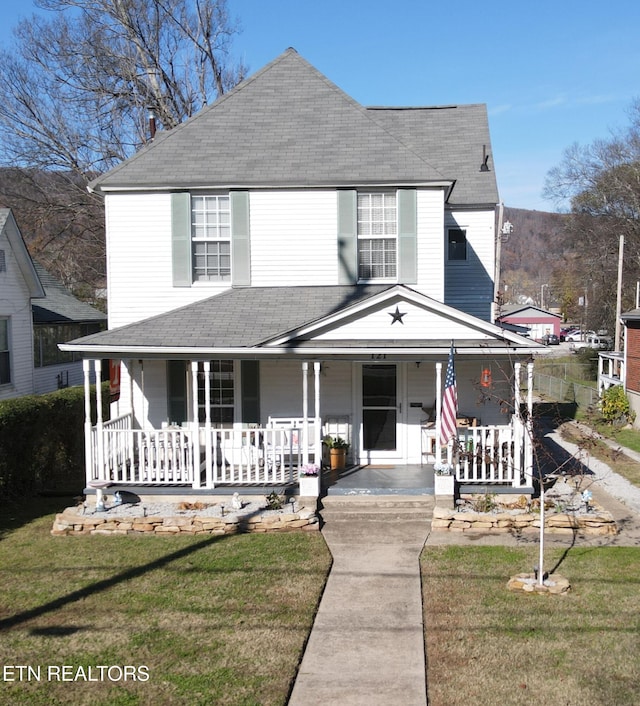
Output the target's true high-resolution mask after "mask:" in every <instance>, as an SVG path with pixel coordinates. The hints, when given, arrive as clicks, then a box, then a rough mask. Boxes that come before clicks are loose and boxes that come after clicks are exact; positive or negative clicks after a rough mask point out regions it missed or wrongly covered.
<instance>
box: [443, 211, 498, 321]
mask: <svg viewBox="0 0 640 706" xmlns="http://www.w3.org/2000/svg"><path fill="white" fill-rule="evenodd" d="M448 228H461V229H463V230H466V232H467V260H466V261H464V262H463V261H460V262H456V261H453V262H448V261H447V253H446V241H447V229H448ZM443 241H444V243H445V253H444V258H443V261H444V263H445V303H446V304H448V305H449V306H453V307H455V308H456V309H460V310H461V311H464V312H466V313H468V314H472V315H473V316H477V317H478V318H480V319H484V320H485V321H490V320H491V302H492V301H493V278H494V272H495V213H494V211H458V212H450V213H447V214H446V216H445V231H444V235H443Z"/></svg>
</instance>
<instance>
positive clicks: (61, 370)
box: [34, 360, 95, 395]
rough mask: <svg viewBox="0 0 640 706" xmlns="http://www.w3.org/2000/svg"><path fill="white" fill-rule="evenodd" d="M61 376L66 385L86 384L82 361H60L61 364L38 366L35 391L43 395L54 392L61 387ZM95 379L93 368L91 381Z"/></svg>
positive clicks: (35, 376) (35, 375)
mask: <svg viewBox="0 0 640 706" xmlns="http://www.w3.org/2000/svg"><path fill="white" fill-rule="evenodd" d="M59 375H60V376H61V378H60V379H61V380H62V384H63V385H64V386H65V387H74V386H75V385H82V384H84V373H83V372H82V361H80V360H79V361H77V362H75V363H60V364H59V365H46V366H44V367H43V368H36V369H35V371H34V388H35V389H34V392H35V393H36V394H37V395H42V394H44V393H46V392H54V391H55V390H58V389H59V387H60V386H59V385H58V376H59ZM94 381H95V375H94V374H93V370H92V371H91V383H92V384H93V382H94Z"/></svg>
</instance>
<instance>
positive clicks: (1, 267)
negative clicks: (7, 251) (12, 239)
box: [0, 250, 7, 272]
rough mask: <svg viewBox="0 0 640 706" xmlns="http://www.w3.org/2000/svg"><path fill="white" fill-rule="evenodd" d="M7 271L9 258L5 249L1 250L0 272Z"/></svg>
mask: <svg viewBox="0 0 640 706" xmlns="http://www.w3.org/2000/svg"><path fill="white" fill-rule="evenodd" d="M6 271H7V260H6V258H5V255H4V250H0V272H6Z"/></svg>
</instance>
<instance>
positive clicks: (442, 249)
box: [62, 49, 539, 491]
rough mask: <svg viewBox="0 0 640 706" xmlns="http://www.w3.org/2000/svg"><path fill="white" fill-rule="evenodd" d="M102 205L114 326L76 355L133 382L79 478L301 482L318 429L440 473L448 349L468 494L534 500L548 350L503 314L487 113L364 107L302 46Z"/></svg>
mask: <svg viewBox="0 0 640 706" xmlns="http://www.w3.org/2000/svg"><path fill="white" fill-rule="evenodd" d="M92 189H93V190H94V191H95V192H97V193H99V194H102V195H103V196H104V200H105V209H106V223H107V250H108V263H107V265H108V267H107V269H108V311H109V330H108V331H106V332H103V333H99V334H96V335H94V336H88V337H86V338H83V339H80V340H76V341H73V342H72V343H70V344H67V345H64V346H62V348H63V349H64V350H66V351H73V352H77V353H81V354H82V355H83V356H84V357H85V359H86V365H85V369H86V372H87V375H88V374H89V371H90V370H91V369H92V367H95V366H92V363H91V361H94V362H95V365H97V366H98V367H99V361H100V360H101V359H104V358H110V359H113V360H116V361H121V366H120V370H121V385H120V388H119V393H118V399H117V401H115V402H114V404H113V414H112V418H113V419H112V421H111V422H109V423H103V421H102V420H98V424H97V425H96V427H95V428H94V429H93V430H92V431H91V433H89V431H88V432H87V446H88V451H87V480H88V482H89V483H91V482H94V481H103V482H109V483H115V484H122V485H123V486H127V487H131V486H136V485H137V486H171V487H174V486H175V487H178V486H180V487H183V488H184V487H189V488H193V489H194V490H196V491H202V490H209V491H210V490H211V489H213V488H214V487H215V488H219V487H220V486H222V485H227V486H251V485H260V486H261V487H264V486H267V485H281V484H282V483H295V481H296V479H297V472H298V469H299V467H300V465H301V464H303V463H305V462H307V461H315V462H319V461H320V453H319V449H320V446H321V437H322V435H324V434H325V433H329V434H334V435H336V434H339V435H341V436H344V437H346V438H347V439H348V440H349V442H350V446H351V447H350V459H351V461H352V462H353V463H356V464H389V465H392V466H394V467H395V468H397V469H400V470H398V472H401V469H402V466H403V465H406V464H415V463H423V462H429V463H432V462H434V461H435V460H436V459H437V458H438V456H439V455H440V453H441V450H440V445H439V444H438V443H437V430H438V425H439V422H440V399H441V392H442V378H443V367H444V368H446V363H447V356H448V353H449V350H450V347H451V345H452V342H453V344H454V347H455V360H456V372H457V381H458V397H459V405H458V407H459V414H460V418H461V419H460V423H461V427H460V438H461V440H464V443H465V449H467V450H469V449H472V448H473V449H474V450H477V452H478V453H477V460H476V455H475V451H474V453H473V454H472V453H470V452H469V453H467V455H466V458H462V457H460V458H459V459H458V462H457V473H458V477H459V478H460V479H461V480H466V481H471V482H482V483H483V484H485V485H486V484H487V483H493V484H495V485H496V486H497V487H498V486H501V485H509V486H516V487H518V488H527V487H529V486H530V485H531V477H530V473H531V450H530V448H529V447H528V445H527V444H528V441H527V440H526V439H525V437H526V435H525V434H524V432H523V428H522V424H521V422H520V421H519V420H520V417H519V415H517V414H514V405H516V406H517V405H518V403H519V397H518V396H519V393H520V362H519V361H521V360H528V359H529V358H530V356H531V353H532V352H533V351H535V350H538V349H539V347H538V346H536V345H535V344H534V343H532V342H530V341H527V340H526V339H524V338H521V337H520V336H518V335H516V334H514V333H511V332H509V331H506V330H503V329H502V328H500V327H498V326H496V325H495V324H494V323H493V322H492V320H491V317H492V310H493V293H494V286H493V277H494V272H495V270H496V267H495V264H496V263H495V253H496V226H497V224H496V220H497V208H496V207H497V204H498V193H497V188H496V178H495V173H494V165H493V161H492V157H491V143H490V137H489V129H488V123H487V114H486V108H485V106H484V105H450V106H438V107H433V108H424V107H416V108H378V107H376V108H366V107H364V106H361V105H359V104H358V103H357V102H356V101H355V100H353V99H352V98H351V97H349V96H348V95H346V94H345V93H344V92H343V91H341V90H340V89H339V88H338V87H337V86H335V85H334V84H332V83H331V82H330V81H329V80H328V79H327V78H326V77H325V76H323V75H322V74H321V73H319V72H318V71H317V70H316V69H315V68H314V67H313V66H311V65H310V64H309V63H307V62H306V61H305V60H304V59H303V58H302V57H301V56H299V55H298V54H297V52H295V50H293V49H289V50H287V51H286V52H285V53H284V54H282V55H281V56H279V57H278V58H276V59H275V60H274V61H273V62H271V63H270V64H268V65H267V66H266V67H264V68H263V69H262V70H260V71H258V72H257V73H256V74H255V75H253V76H252V77H250V78H249V79H247V80H245V81H243V82H242V83H241V84H239V85H238V86H237V87H236V88H234V89H233V90H231V91H229V92H228V93H227V94H225V95H224V96H222V97H221V98H220V99H218V100H217V101H216V102H215V103H213V104H212V105H210V106H207V107H205V108H204V109H203V110H202V111H200V113H198V114H197V115H195V116H194V117H192V118H191V119H189V120H188V121H186V122H185V123H184V124H182V125H179V126H178V127H176V128H174V129H173V130H171V131H168V132H159V133H157V134H156V136H155V138H154V140H153V142H152V143H151V144H150V145H149V146H147V147H145V148H143V149H142V150H140V152H139V153H138V154H136V155H135V156H134V157H132V158H131V159H129V160H127V161H126V162H124V163H123V164H121V165H120V166H118V167H116V168H115V169H113V170H112V171H110V172H109V173H107V174H106V175H104V176H102V177H100V178H98V179H96V180H95V182H93V184H92ZM514 371H515V373H514ZM462 425H464V426H462ZM87 429H89V425H87ZM450 450H451V449H449V452H450ZM481 451H482V453H480V452H481ZM444 453H445V454H446V453H448V451H447V449H445V450H444Z"/></svg>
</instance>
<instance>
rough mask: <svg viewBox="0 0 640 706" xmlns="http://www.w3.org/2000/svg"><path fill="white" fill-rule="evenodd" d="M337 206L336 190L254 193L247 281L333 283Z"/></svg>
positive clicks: (335, 279)
mask: <svg viewBox="0 0 640 706" xmlns="http://www.w3.org/2000/svg"><path fill="white" fill-rule="evenodd" d="M337 208H338V200H337V195H336V192H335V191H258V192H252V193H251V196H250V210H251V216H250V217H251V284H252V285H253V286H254V287H274V286H283V285H288V286H298V285H318V284H320V285H326V284H337V283H338V239H337V229H338V215H337Z"/></svg>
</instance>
